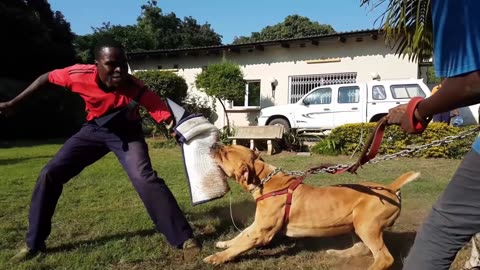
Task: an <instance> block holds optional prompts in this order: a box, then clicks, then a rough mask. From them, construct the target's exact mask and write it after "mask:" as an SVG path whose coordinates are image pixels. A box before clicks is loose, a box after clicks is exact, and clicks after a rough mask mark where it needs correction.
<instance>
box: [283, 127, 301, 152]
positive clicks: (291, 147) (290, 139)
mask: <svg viewBox="0 0 480 270" xmlns="http://www.w3.org/2000/svg"><path fill="white" fill-rule="evenodd" d="M280 147H281V148H282V149H283V150H286V151H290V152H301V151H303V150H305V148H306V146H305V144H304V143H303V140H302V138H301V136H300V134H298V132H297V131H296V130H292V129H290V130H289V131H288V132H286V133H284V134H283V137H282V140H281V142H280Z"/></svg>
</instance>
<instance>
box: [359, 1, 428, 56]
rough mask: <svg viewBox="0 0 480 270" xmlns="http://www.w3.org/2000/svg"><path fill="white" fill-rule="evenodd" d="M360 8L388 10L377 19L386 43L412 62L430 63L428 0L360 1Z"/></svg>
mask: <svg viewBox="0 0 480 270" xmlns="http://www.w3.org/2000/svg"><path fill="white" fill-rule="evenodd" d="M360 2H361V6H364V5H370V6H371V7H372V9H374V8H379V7H380V6H384V5H383V4H385V3H388V6H387V9H386V10H385V11H384V12H383V13H382V15H381V16H380V17H379V18H378V19H377V20H381V25H382V28H383V31H384V33H385V42H386V43H387V44H388V45H389V46H392V47H394V48H395V49H396V53H397V54H401V55H404V56H408V58H409V59H410V60H412V61H418V60H419V61H421V60H425V59H430V58H431V57H432V53H433V28H432V13H431V2H432V1H431V0H360Z"/></svg>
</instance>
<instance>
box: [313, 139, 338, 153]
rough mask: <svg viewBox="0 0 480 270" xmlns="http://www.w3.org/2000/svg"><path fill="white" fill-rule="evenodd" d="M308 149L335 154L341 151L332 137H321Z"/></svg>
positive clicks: (314, 151)
mask: <svg viewBox="0 0 480 270" xmlns="http://www.w3.org/2000/svg"><path fill="white" fill-rule="evenodd" d="M310 151H311V152H313V153H317V154H321V155H328V156H336V155H338V154H339V153H340V152H342V149H341V148H340V146H339V144H338V143H337V142H336V141H335V140H334V139H332V138H322V139H320V141H319V142H318V143H316V144H315V145H314V146H312V148H311V149H310Z"/></svg>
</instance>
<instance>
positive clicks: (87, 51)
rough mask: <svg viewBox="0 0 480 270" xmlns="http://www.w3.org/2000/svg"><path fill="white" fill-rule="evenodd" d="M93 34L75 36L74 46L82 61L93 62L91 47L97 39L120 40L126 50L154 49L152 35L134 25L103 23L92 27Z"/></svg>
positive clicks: (154, 42)
mask: <svg viewBox="0 0 480 270" xmlns="http://www.w3.org/2000/svg"><path fill="white" fill-rule="evenodd" d="M92 30H93V34H88V35H84V36H77V37H76V39H75V47H76V50H77V55H78V57H79V59H80V61H82V62H83V63H93V61H94V58H95V57H94V52H93V48H94V47H95V44H97V42H98V41H99V40H102V39H105V38H109V39H115V40H117V41H119V42H121V43H122V44H123V45H124V46H125V49H126V50H127V51H132V52H136V51H142V50H153V49H155V48H156V47H155V44H156V41H155V39H154V38H153V36H152V35H150V34H149V33H147V32H146V31H144V30H143V29H140V28H139V27H138V26H136V25H127V26H121V25H111V24H110V23H103V25H102V26H101V27H92Z"/></svg>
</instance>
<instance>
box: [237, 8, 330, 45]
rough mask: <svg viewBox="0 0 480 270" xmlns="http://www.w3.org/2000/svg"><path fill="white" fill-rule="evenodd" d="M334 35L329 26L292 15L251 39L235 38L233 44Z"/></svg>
mask: <svg viewBox="0 0 480 270" xmlns="http://www.w3.org/2000/svg"><path fill="white" fill-rule="evenodd" d="M332 33H335V30H334V29H333V27H332V26H331V25H329V24H320V23H318V22H312V21H311V20H310V19H309V18H307V17H303V16H299V15H290V16H287V17H286V18H285V20H284V21H283V22H281V23H278V24H276V25H273V26H267V27H265V28H263V29H262V31H260V32H253V33H252V35H251V36H250V37H245V36H240V37H235V39H234V41H233V44H240V43H247V42H257V41H262V40H275V39H285V38H299V37H306V36H314V35H328V34H332Z"/></svg>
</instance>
